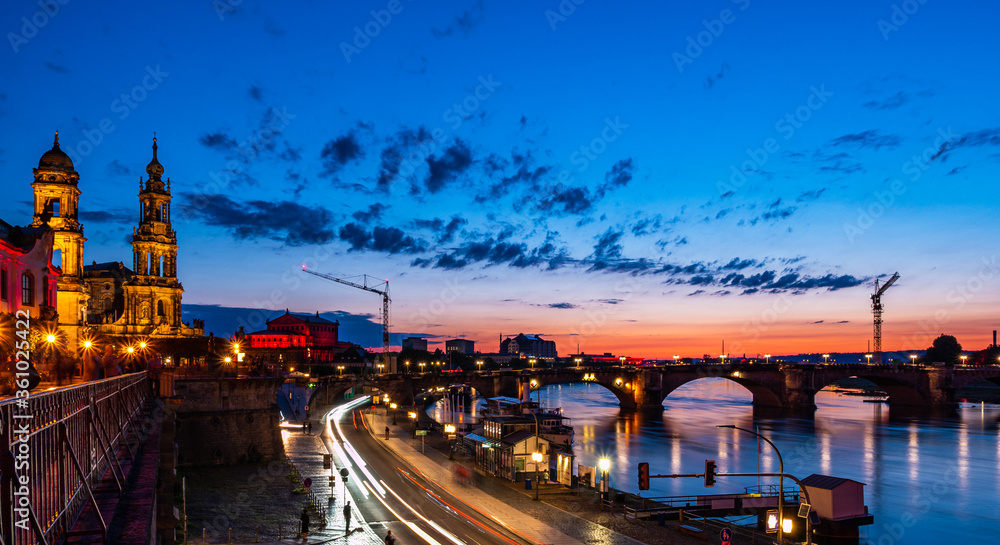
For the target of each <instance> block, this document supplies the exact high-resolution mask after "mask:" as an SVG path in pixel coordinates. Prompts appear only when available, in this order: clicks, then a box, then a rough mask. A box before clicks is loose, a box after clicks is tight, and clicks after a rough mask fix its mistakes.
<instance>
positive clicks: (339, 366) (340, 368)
mask: <svg viewBox="0 0 1000 545" xmlns="http://www.w3.org/2000/svg"><path fill="white" fill-rule="evenodd" d="M337 370H338V371H340V376H344V366H343V365H338V366H337Z"/></svg>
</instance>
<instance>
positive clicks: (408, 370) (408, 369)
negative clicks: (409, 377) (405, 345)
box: [406, 360, 410, 374]
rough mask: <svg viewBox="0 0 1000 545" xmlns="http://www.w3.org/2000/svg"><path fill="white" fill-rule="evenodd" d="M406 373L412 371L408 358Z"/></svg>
mask: <svg viewBox="0 0 1000 545" xmlns="http://www.w3.org/2000/svg"><path fill="white" fill-rule="evenodd" d="M406 373H407V374H409V373H410V360H406Z"/></svg>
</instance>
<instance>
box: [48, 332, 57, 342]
mask: <svg viewBox="0 0 1000 545" xmlns="http://www.w3.org/2000/svg"><path fill="white" fill-rule="evenodd" d="M45 342H47V343H49V344H52V343H54V342H56V336H55V335H53V334H51V333H49V334H48V335H46V336H45Z"/></svg>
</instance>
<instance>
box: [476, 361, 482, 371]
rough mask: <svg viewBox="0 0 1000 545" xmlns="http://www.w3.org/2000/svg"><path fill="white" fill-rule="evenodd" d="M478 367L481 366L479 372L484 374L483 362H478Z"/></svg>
mask: <svg viewBox="0 0 1000 545" xmlns="http://www.w3.org/2000/svg"><path fill="white" fill-rule="evenodd" d="M476 365H478V366H479V372H480V373H482V372H483V360H476Z"/></svg>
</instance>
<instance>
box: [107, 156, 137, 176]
mask: <svg viewBox="0 0 1000 545" xmlns="http://www.w3.org/2000/svg"><path fill="white" fill-rule="evenodd" d="M105 171H106V172H107V173H108V176H112V177H114V176H128V175H130V174H132V169H130V168H128V167H127V166H125V165H124V164H123V163H122V162H121V161H119V160H118V159H115V160H114V161H111V162H110V163H108V167H107V169H105Z"/></svg>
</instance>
